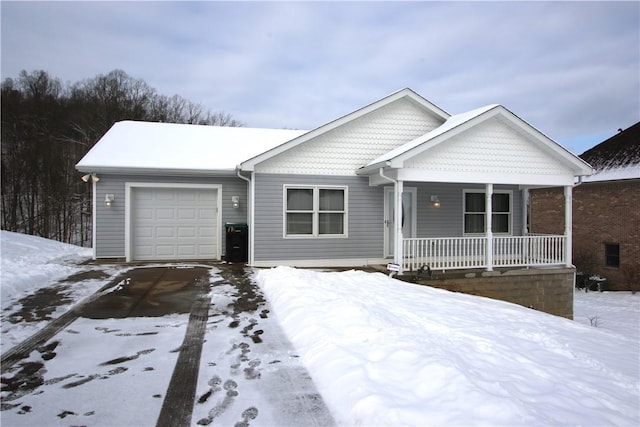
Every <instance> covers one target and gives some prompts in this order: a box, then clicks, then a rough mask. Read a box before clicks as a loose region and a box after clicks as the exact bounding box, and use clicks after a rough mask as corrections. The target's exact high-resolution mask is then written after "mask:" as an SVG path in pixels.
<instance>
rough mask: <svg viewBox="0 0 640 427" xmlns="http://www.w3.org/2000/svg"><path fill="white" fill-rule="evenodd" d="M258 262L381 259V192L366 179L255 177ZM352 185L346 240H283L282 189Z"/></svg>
mask: <svg viewBox="0 0 640 427" xmlns="http://www.w3.org/2000/svg"><path fill="white" fill-rule="evenodd" d="M255 179H256V183H255V209H256V210H255V212H256V215H255V260H256V261H270V260H305V259H310V260H313V259H348V258H381V257H382V256H383V247H382V245H383V234H382V233H383V228H382V226H383V209H382V207H383V190H382V187H370V186H369V179H368V178H361V177H352V176H351V177H341V176H315V175H270V174H256V178H255ZM286 184H291V185H299V184H301V185H344V186H348V187H349V200H348V214H349V223H348V237H347V238H342V237H341V238H308V239H306V238H289V239H285V238H283V186H284V185H286Z"/></svg>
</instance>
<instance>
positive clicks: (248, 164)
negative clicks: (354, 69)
mask: <svg viewBox="0 0 640 427" xmlns="http://www.w3.org/2000/svg"><path fill="white" fill-rule="evenodd" d="M402 98H405V99H410V100H412V101H414V102H415V103H417V104H418V105H420V106H422V107H423V108H424V109H425V110H426V111H428V112H430V113H431V114H433V115H435V116H437V117H439V118H440V119H441V120H442V121H445V120H446V119H448V118H449V117H450V114H449V113H447V112H446V111H444V110H443V109H441V108H440V107H438V106H437V105H435V104H433V103H431V102H430V101H428V100H427V99H425V98H423V97H422V96H420V95H418V94H417V93H416V92H414V91H413V90H411V89H409V88H405V89H402V90H399V91H397V92H394V93H392V94H391V95H388V96H386V97H384V98H382V99H380V100H378V101H375V102H373V103H371V104H369V105H367V106H365V107H362V108H360V109H358V110H356V111H353V112H352V113H349V114H346V115H344V116H342V117H340V118H338V119H336V120H333V121H331V122H329V123H326V124H324V125H322V126H320V127H318V128H316V129H313V130H311V131H309V132H307V133H305V134H304V135H302V136H300V137H298V138H296V139H293V140H291V141H288V142H286V143H285V144H282V145H280V146H278V147H275V148H273V149H271V150H269V151H267V152H264V153H261V154H259V155H257V156H255V157H253V158H250V159H249V160H247V161H245V162H243V163H242V165H241V168H242V169H243V170H247V171H252V170H254V168H255V166H256V165H257V164H259V163H261V162H264V161H265V160H268V159H270V158H272V157H274V156H277V155H278V154H281V153H283V152H285V151H287V150H290V149H292V148H294V147H296V146H298V145H300V144H303V143H304V142H306V141H309V140H311V139H313V138H316V137H318V136H320V135H322V134H325V133H327V132H329V131H331V130H333V129H335V128H337V127H339V126H341V125H343V124H345V123H347V122H350V121H353V120H355V119H357V118H360V117H362V116H364V115H366V114H368V113H371V112H372V111H375V110H377V109H379V108H382V107H384V106H386V105H389V104H391V103H392V102H395V101H398V100H399V99H402Z"/></svg>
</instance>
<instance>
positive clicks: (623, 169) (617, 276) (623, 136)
mask: <svg viewBox="0 0 640 427" xmlns="http://www.w3.org/2000/svg"><path fill="white" fill-rule="evenodd" d="M579 157H580V158H582V159H583V160H585V161H586V162H588V163H589V164H591V165H592V166H593V167H594V169H595V171H596V173H595V174H594V175H592V176H589V177H585V178H584V179H583V181H582V182H581V183H580V184H578V185H577V186H576V187H574V189H573V210H572V211H573V261H574V264H575V265H576V268H577V270H578V271H582V272H586V273H589V274H592V275H599V276H601V277H605V278H606V279H607V285H608V288H609V289H610V290H639V289H640V122H639V123H636V124H635V125H633V126H631V127H629V128H628V129H626V130H624V131H620V132H619V133H618V134H616V135H614V136H612V137H611V138H609V139H607V140H606V141H604V142H602V143H600V144H598V145H596V146H595V147H593V148H591V149H589V150H587V151H585V152H584V153H583V154H581V155H580V156H579ZM529 217H530V221H531V224H530V231H531V232H532V233H544V234H547V233H548V234H553V233H558V232H561V231H562V229H563V226H564V196H563V193H562V190H561V189H558V188H545V189H537V190H532V191H531V193H530V216H529Z"/></svg>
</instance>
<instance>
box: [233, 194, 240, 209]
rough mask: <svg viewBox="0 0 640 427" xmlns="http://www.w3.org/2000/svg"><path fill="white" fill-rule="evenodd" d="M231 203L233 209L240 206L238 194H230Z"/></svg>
mask: <svg viewBox="0 0 640 427" xmlns="http://www.w3.org/2000/svg"><path fill="white" fill-rule="evenodd" d="M231 204H232V205H233V208H234V209H238V208H239V207H240V196H231Z"/></svg>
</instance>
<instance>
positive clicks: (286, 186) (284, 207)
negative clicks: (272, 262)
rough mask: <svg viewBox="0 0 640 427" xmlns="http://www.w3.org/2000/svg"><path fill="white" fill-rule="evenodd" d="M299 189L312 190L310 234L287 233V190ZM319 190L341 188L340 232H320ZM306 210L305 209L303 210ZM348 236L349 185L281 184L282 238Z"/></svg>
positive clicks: (335, 237) (336, 237)
mask: <svg viewBox="0 0 640 427" xmlns="http://www.w3.org/2000/svg"><path fill="white" fill-rule="evenodd" d="M288 189H300V190H312V191H313V211H312V230H311V234H287V190H288ZM320 190H342V191H343V192H344V214H343V215H344V216H343V225H342V231H343V233H342V234H320V232H319V229H318V228H319V213H320ZM305 212H306V211H305ZM348 237H349V187H348V186H346V185H303V184H284V185H283V186H282V238H283V239H346V238H348Z"/></svg>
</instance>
